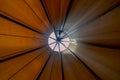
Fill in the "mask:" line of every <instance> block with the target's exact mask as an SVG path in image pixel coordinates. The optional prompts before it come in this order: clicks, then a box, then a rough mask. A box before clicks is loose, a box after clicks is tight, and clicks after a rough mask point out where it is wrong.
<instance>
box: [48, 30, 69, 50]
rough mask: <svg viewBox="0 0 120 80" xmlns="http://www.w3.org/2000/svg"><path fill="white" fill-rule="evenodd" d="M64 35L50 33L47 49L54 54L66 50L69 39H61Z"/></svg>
mask: <svg viewBox="0 0 120 80" xmlns="http://www.w3.org/2000/svg"><path fill="white" fill-rule="evenodd" d="M63 35H65V33H61V34H60V35H58V33H56V34H55V33H54V32H52V33H51V34H50V36H49V38H48V44H49V47H50V48H51V49H52V50H53V51H56V52H61V51H64V50H66V49H67V48H68V47H69V44H70V39H69V37H65V38H63V39H62V36H63Z"/></svg>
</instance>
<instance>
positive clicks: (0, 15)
mask: <svg viewBox="0 0 120 80" xmlns="http://www.w3.org/2000/svg"><path fill="white" fill-rule="evenodd" d="M0 17H2V18H4V19H7V20H9V21H11V22H13V23H16V24H18V25H20V26H22V27H24V28H27V29H29V30H31V31H34V32H36V33H38V34H41V35H44V36H45V37H46V36H47V34H45V33H42V32H39V31H36V30H35V29H32V28H30V27H28V26H26V25H24V24H22V23H20V22H18V21H15V20H13V19H11V18H9V17H7V16H5V15H3V14H1V13H0ZM47 37H48V36H47Z"/></svg>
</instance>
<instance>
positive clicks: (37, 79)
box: [36, 54, 51, 80]
mask: <svg viewBox="0 0 120 80" xmlns="http://www.w3.org/2000/svg"><path fill="white" fill-rule="evenodd" d="M50 57H51V54H50V55H49V57H48V59H47V60H46V62H45V64H44V66H43V68H42V70H41V71H40V73H39V74H38V76H37V78H36V80H39V77H40V76H41V74H42V73H43V71H44V69H45V67H46V65H47V63H48V61H49V60H50Z"/></svg>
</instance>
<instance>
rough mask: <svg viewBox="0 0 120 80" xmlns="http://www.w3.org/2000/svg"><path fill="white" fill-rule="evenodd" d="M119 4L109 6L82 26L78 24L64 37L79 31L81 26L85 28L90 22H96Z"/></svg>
mask: <svg viewBox="0 0 120 80" xmlns="http://www.w3.org/2000/svg"><path fill="white" fill-rule="evenodd" d="M119 6H120V4H119V3H118V4H116V5H115V6H112V7H111V8H109V9H108V10H106V11H105V12H103V13H101V14H100V15H98V16H96V17H94V18H93V19H91V20H89V21H87V22H86V23H83V24H82V25H81V26H78V27H77V28H75V29H74V30H72V31H69V33H68V34H65V35H64V36H63V37H62V38H65V37H66V35H71V34H73V33H74V32H76V31H78V30H79V29H80V28H81V27H82V28H84V27H85V26H87V25H88V24H90V23H92V22H94V21H95V20H97V19H99V18H100V17H102V16H104V15H106V14H107V13H109V12H111V11H112V10H114V9H115V8H117V7H119Z"/></svg>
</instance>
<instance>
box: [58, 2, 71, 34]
mask: <svg viewBox="0 0 120 80" xmlns="http://www.w3.org/2000/svg"><path fill="white" fill-rule="evenodd" d="M72 2H73V0H70V2H69V5H68V8H67V12H66V15H65V17H64V19H63V22H62V24H61V27H60V30H61V31H63V29H64V26H65V23H66V19H67V18H68V15H69V12H70V9H71V6H72ZM60 33H61V32H60Z"/></svg>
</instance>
